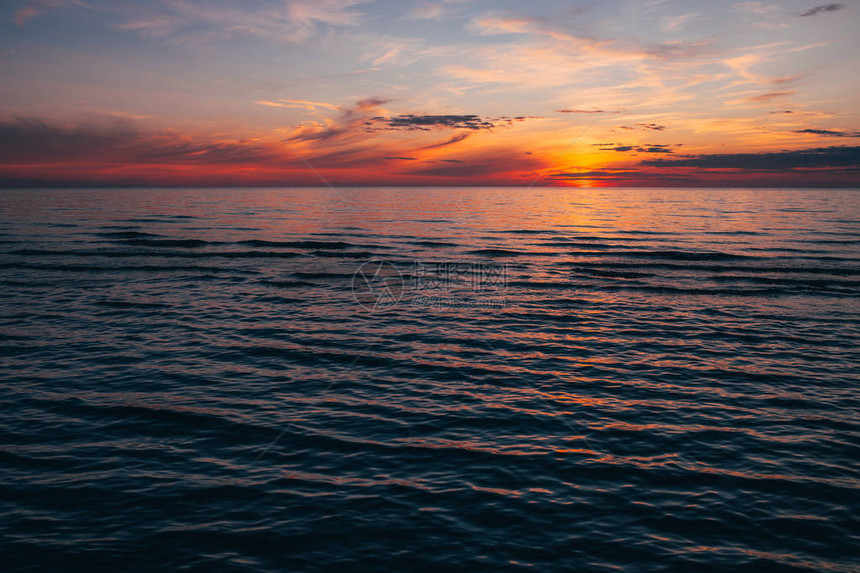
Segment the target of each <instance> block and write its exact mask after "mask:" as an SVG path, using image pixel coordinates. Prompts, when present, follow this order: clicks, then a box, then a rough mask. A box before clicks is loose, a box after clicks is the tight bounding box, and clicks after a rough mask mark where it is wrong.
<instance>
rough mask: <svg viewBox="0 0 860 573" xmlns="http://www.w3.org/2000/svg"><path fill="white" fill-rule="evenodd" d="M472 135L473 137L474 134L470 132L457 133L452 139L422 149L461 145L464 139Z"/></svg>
mask: <svg viewBox="0 0 860 573" xmlns="http://www.w3.org/2000/svg"><path fill="white" fill-rule="evenodd" d="M470 135H472V134H471V133H469V132H464V133H455V134H454V135H452V136H451V137H450V138H448V139H446V140H445V141H443V142H441V143H433V144H431V145H425V146H424V147H422V148H421V149H436V148H437V147H445V146H446V145H453V144H455V143H459V142H460V141H463V140H464V139H466V138H467V137H469V136H470Z"/></svg>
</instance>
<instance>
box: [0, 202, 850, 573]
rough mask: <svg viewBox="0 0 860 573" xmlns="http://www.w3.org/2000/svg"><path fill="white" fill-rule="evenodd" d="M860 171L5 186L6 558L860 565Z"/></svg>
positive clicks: (0, 416)
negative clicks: (543, 180)
mask: <svg viewBox="0 0 860 573" xmlns="http://www.w3.org/2000/svg"><path fill="white" fill-rule="evenodd" d="M858 294H860V190H856V189H722V188H710V189H681V188H674V189H666V188H650V189H617V188H616V189H608V188H607V189H597V188H592V189H587V188H546V187H534V188H469V187H460V188H451V187H449V188H426V187H423V188H418V187H416V188H368V187H365V188H340V189H336V188H302V189H294V188H266V189H262V188H256V189H222V188H215V189H20V190H17V189H4V190H0V376H2V382H0V563H2V565H0V569H3V570H5V571H124V572H127V571H291V572H340V571H345V572H365V571H369V572H398V573H399V572H411V571H420V572H423V571H428V572H432V573H441V572H449V571H451V572H459V571H463V572H471V571H492V572H508V571H512V572H513V571H518V572H519V571H534V572H544V571H573V572H578V571H599V572H604V571H605V572H615V571H631V572H633V571H635V572H640V571H641V572H652V571H653V572H657V571H691V572H708V571H732V572H737V571H741V572H743V571H751V572H756V573H762V572H768V571H786V572H794V571H832V572H849V571H860V535H858V533H860V523H858V515H860V511H858V509H860V495H858V494H860V467H858V459H860V439H858V438H860V416H858V413H859V412H860V396H859V395H858V372H860V369H858V365H860V354H858V334H860V322H859V321H858V318H860V317H859V316H858V312H860V303H858Z"/></svg>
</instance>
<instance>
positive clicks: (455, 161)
mask: <svg viewBox="0 0 860 573" xmlns="http://www.w3.org/2000/svg"><path fill="white" fill-rule="evenodd" d="M437 161H444V162H445V163H466V162H465V161H463V160H462V159H437Z"/></svg>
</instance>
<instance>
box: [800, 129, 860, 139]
mask: <svg viewBox="0 0 860 573" xmlns="http://www.w3.org/2000/svg"><path fill="white" fill-rule="evenodd" d="M792 133H809V134H812V135H829V136H833V137H860V132H857V131H855V132H854V133H846V132H844V131H837V130H835V129H796V130H794V131H793V132H792Z"/></svg>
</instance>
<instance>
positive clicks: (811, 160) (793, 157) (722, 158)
mask: <svg viewBox="0 0 860 573" xmlns="http://www.w3.org/2000/svg"><path fill="white" fill-rule="evenodd" d="M641 165H647V166H651V167H695V168H701V169H753V170H767V171H786V170H792V169H815V168H825V167H833V168H846V167H851V168H855V167H860V147H847V146H836V147H819V148H814V149H798V150H795V151H776V152H769V153H720V154H713V155H698V156H695V157H684V158H678V159H647V160H645V161H642V162H641Z"/></svg>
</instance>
